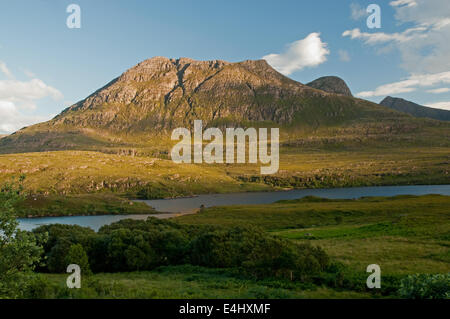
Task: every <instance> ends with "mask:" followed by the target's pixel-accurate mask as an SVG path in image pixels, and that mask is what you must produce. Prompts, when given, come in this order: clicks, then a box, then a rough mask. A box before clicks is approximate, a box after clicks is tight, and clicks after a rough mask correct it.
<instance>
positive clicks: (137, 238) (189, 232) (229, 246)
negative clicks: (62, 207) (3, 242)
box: [33, 218, 329, 281]
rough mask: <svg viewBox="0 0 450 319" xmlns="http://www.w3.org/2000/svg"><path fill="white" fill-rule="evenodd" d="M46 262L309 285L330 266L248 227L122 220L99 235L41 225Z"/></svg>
mask: <svg viewBox="0 0 450 319" xmlns="http://www.w3.org/2000/svg"><path fill="white" fill-rule="evenodd" d="M33 233H34V234H35V235H36V236H43V235H44V234H48V241H47V242H46V243H45V244H44V255H45V259H46V263H45V266H44V267H41V268H40V270H41V271H48V272H52V273H58V272H65V271H66V267H67V265H68V264H70V263H77V264H79V265H80V267H81V268H82V270H84V271H85V273H86V272H87V273H89V272H90V271H93V272H123V271H137V270H152V269H155V268H157V267H159V266H169V265H182V264H191V265H198V266H203V267H211V268H239V269H240V270H241V271H242V272H243V273H245V274H248V275H250V276H253V277H255V278H263V277H267V276H270V277H273V276H275V277H287V278H290V279H293V280H301V281H307V280H308V279H310V278H312V276H314V275H317V274H318V273H320V272H322V271H324V270H325V269H326V268H327V266H328V265H329V258H328V256H327V255H326V254H325V252H324V251H323V250H322V249H320V248H317V247H312V246H310V245H305V244H301V245H299V244H295V243H292V242H290V241H288V240H285V239H281V238H277V237H274V236H271V235H269V234H267V233H265V232H263V231H261V230H259V229H256V228H251V227H233V228H221V227H211V226H189V225H180V224H177V223H175V222H171V221H167V220H159V219H156V218H149V219H147V221H138V220H122V221H120V222H117V223H114V224H111V225H108V226H104V227H102V228H101V229H100V230H99V232H98V233H96V232H94V231H92V230H91V229H89V228H83V227H80V226H71V225H45V226H41V227H39V228H37V229H35V230H34V231H33Z"/></svg>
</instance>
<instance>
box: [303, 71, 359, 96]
mask: <svg viewBox="0 0 450 319" xmlns="http://www.w3.org/2000/svg"><path fill="white" fill-rule="evenodd" d="M306 85H307V86H309V87H312V88H315V89H318V90H322V91H325V92H329V93H335V94H341V95H345V96H353V95H352V92H351V91H350V89H349V88H348V86H347V83H345V81H344V80H342V79H341V78H339V77H337V76H324V77H321V78H318V79H316V80H314V81H312V82H309V83H308V84H306Z"/></svg>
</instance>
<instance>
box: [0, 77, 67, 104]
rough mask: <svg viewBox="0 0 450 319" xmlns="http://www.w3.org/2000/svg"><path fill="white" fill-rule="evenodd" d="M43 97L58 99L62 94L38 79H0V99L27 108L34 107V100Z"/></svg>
mask: <svg viewBox="0 0 450 319" xmlns="http://www.w3.org/2000/svg"><path fill="white" fill-rule="evenodd" d="M45 97H51V98H53V99H54V100H60V99H62V98H63V95H62V93H61V92H59V91H58V90H57V89H55V88H54V87H51V86H49V85H47V84H45V83H44V82H43V81H42V80H39V79H32V80H30V81H17V80H3V81H0V100H3V101H11V102H14V103H20V105H21V106H25V107H28V108H35V102H36V100H39V99H43V98H45Z"/></svg>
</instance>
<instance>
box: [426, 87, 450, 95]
mask: <svg viewBox="0 0 450 319" xmlns="http://www.w3.org/2000/svg"><path fill="white" fill-rule="evenodd" d="M427 92H428V93H433V94H440V93H447V92H450V88H439V89H432V90H428V91H427Z"/></svg>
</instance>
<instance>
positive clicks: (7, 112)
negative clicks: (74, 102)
mask: <svg viewBox="0 0 450 319" xmlns="http://www.w3.org/2000/svg"><path fill="white" fill-rule="evenodd" d="M0 71H1V72H3V73H4V74H5V75H6V76H7V77H8V80H0V133H12V132H14V131H16V130H18V129H20V128H22V127H24V126H28V125H31V124H35V123H38V122H42V121H46V120H49V119H50V118H52V117H53V116H54V115H48V116H38V115H33V114H32V112H30V110H34V109H36V103H37V101H38V100H40V99H43V98H52V99H54V100H61V99H62V98H63V95H62V93H61V92H60V91H58V90H57V89H55V88H54V87H52V86H49V85H47V84H45V83H44V82H43V81H42V80H40V79H36V78H33V79H31V80H29V81H18V80H15V79H14V76H13V74H12V73H11V72H10V71H9V69H8V68H7V66H6V64H5V63H3V62H1V61H0ZM23 71H24V73H25V74H27V72H28V76H30V77H35V75H34V74H33V73H31V72H29V71H26V70H23Z"/></svg>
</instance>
